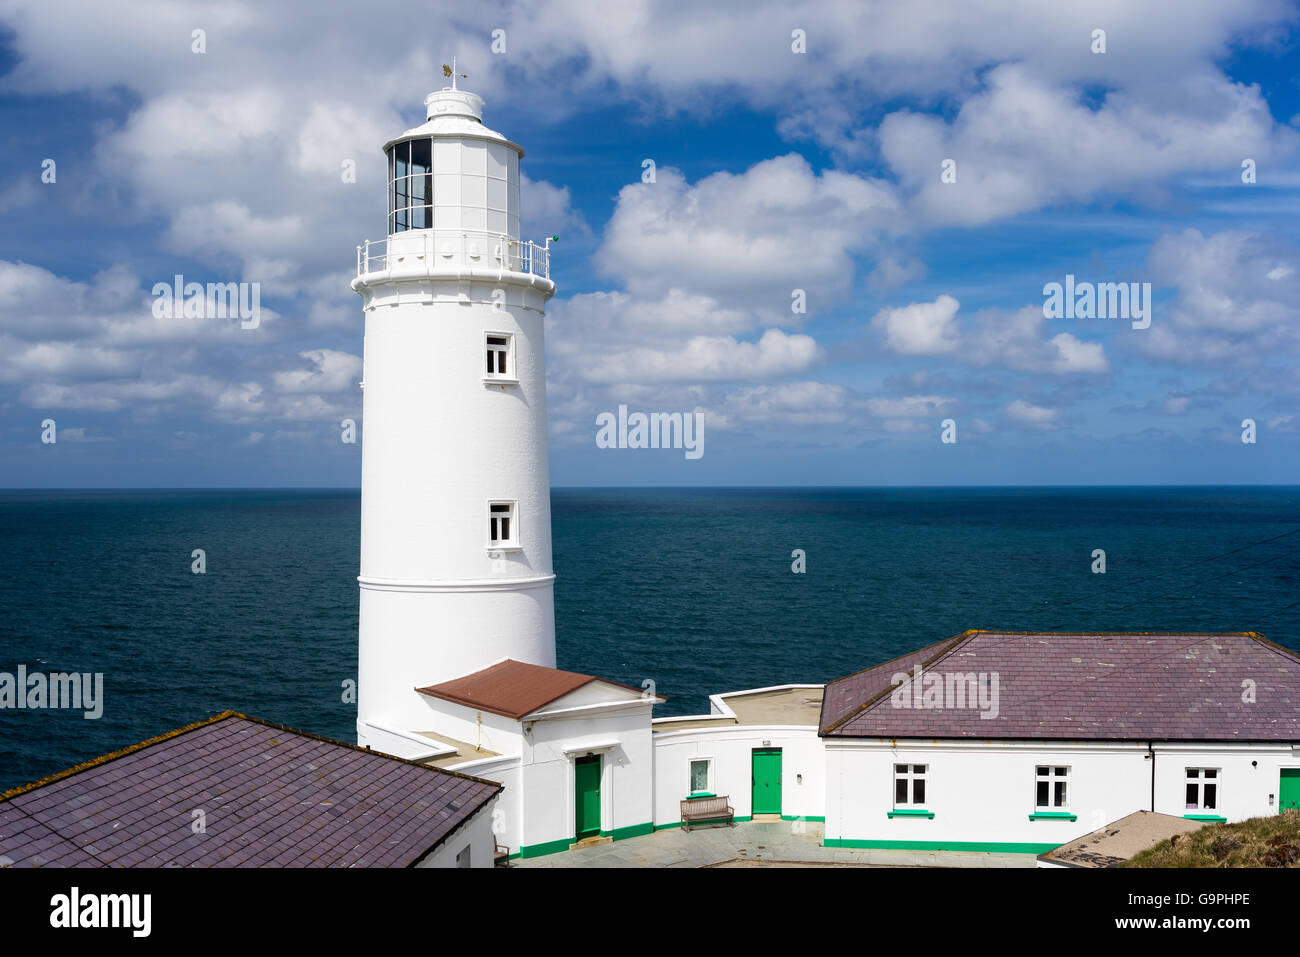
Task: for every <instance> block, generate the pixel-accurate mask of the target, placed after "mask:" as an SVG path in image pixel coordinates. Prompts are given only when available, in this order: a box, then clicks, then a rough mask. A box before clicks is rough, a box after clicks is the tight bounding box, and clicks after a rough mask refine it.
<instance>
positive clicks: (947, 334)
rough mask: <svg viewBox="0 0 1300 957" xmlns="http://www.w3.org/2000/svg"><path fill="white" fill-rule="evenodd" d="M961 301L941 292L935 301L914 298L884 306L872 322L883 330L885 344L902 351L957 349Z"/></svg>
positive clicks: (923, 352)
mask: <svg viewBox="0 0 1300 957" xmlns="http://www.w3.org/2000/svg"><path fill="white" fill-rule="evenodd" d="M958 305H959V304H958V302H957V300H956V299H954V298H953V297H952V296H948V295H942V296H940V297H939V298H938V299H936V300H935V301H934V302H914V303H912V304H911V305H910V306H901V307H899V308H897V309H882V310H881V311H880V312H879V313H877V314H876V317H875V318H874V319H872V320H871V324H872V325H873V326H875V327H876V328H877V329H879V330H880V331H881V332H883V333H884V336H885V344H886V345H887V346H889V348H891V349H893V350H894V351H895V352H897V353H899V354H900V355H905V356H933V355H943V354H946V353H950V352H954V351H956V349H957V326H956V322H955V321H954V320H955V319H956V318H957V307H958Z"/></svg>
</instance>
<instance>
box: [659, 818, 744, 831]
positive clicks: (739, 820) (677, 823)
mask: <svg viewBox="0 0 1300 957" xmlns="http://www.w3.org/2000/svg"><path fill="white" fill-rule="evenodd" d="M725 820H726V818H725V817H717V818H710V819H709V820H707V821H692V822H691V827H694V826H695V825H696V824H712V823H714V822H716V821H725ZM732 820H733V821H735V822H736V823H737V824H744V823H745V822H746V821H752V820H753V817H751V816H749V815H745V816H743V817H741V816H737V817H733V818H732ZM681 826H682V822H681V821H669V822H668V823H667V824H656V825H655V830H656V831H666V830H668V829H669V828H680V827H681Z"/></svg>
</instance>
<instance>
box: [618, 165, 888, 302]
mask: <svg viewBox="0 0 1300 957" xmlns="http://www.w3.org/2000/svg"><path fill="white" fill-rule="evenodd" d="M896 210H897V204H896V203H895V201H894V199H893V197H892V195H891V193H890V190H889V188H888V187H887V186H886V185H884V184H882V183H880V182H878V181H875V180H871V179H867V178H863V177H859V176H854V175H851V174H847V173H842V172H838V171H836V170H825V171H823V172H821V173H818V172H815V171H814V170H813V169H812V167H811V166H810V165H809V164H808V161H807V160H805V159H804V158H803V157H802V156H798V155H796V154H789V155H786V156H778V157H775V158H773V159H769V160H764V161H762V162H760V163H757V164H755V165H754V166H752V167H750V168H749V169H748V170H746V171H745V172H744V173H740V174H733V173H727V172H719V173H713V174H711V175H709V176H706V177H704V178H703V179H701V180H700V181H699V182H697V183H695V184H694V185H692V184H690V183H688V182H687V180H686V179H685V177H684V176H683V175H682V174H681V173H680V172H679V171H677V170H675V169H672V168H665V167H660V168H659V169H658V170H657V172H656V181H655V182H654V183H641V182H637V183H634V184H631V185H628V186H625V187H623V189H622V190H620V191H619V195H618V205H617V207H616V208H615V210H614V214H613V216H612V217H611V218H610V221H609V225H608V226H607V227H606V230H605V234H604V237H603V241H602V243H601V247H600V249H599V251H598V252H597V254H596V257H595V259H596V263H597V264H598V266H599V267H600V269H601V270H602V271H603V272H604V273H605V274H606V275H609V276H612V277H614V278H616V279H619V280H621V281H622V282H623V283H624V285H625V286H626V288H627V289H628V291H630V292H632V293H633V294H636V295H641V296H646V295H654V294H655V293H657V292H658V290H659V289H661V288H662V286H663V285H664V280H665V277H672V279H671V282H672V283H673V284H676V285H680V286H683V287H687V288H690V289H692V290H694V291H698V292H704V293H707V294H710V295H713V296H715V297H719V298H724V299H727V300H730V301H737V300H739V301H741V302H746V303H755V302H760V301H766V302H767V303H769V308H783V309H784V310H785V312H786V314H787V315H789V304H790V300H791V292H792V290H794V289H796V288H799V289H804V290H806V291H808V295H809V297H810V298H812V299H813V301H812V302H811V303H810V306H809V308H810V309H816V308H817V302H816V298H815V297H816V295H817V294H823V295H824V296H829V295H839V294H842V293H843V292H844V291H845V290H846V289H847V288H848V284H849V283H850V281H851V279H852V276H853V272H854V264H853V259H852V256H853V254H854V253H855V252H858V251H861V250H863V249H865V248H867V247H868V246H869V245H870V244H871V243H872V241H873V239H874V238H875V234H874V233H873V227H880V226H881V225H883V224H884V223H886V222H887V221H888V220H889V219H890V218H891V217H892V215H893V214H894V212H895V211H896ZM778 302H780V303H782V305H781V306H777V305H776V304H777V303H778Z"/></svg>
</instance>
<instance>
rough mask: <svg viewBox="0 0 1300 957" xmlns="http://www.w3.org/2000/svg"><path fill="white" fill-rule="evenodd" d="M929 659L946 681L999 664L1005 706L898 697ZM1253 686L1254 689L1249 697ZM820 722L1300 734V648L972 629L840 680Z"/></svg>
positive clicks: (1029, 734)
mask: <svg viewBox="0 0 1300 957" xmlns="http://www.w3.org/2000/svg"><path fill="white" fill-rule="evenodd" d="M918 663H919V664H920V665H921V668H922V672H923V673H924V674H925V675H929V676H936V677H942V678H944V680H945V683H946V682H947V676H949V675H953V676H956V675H965V674H972V673H973V674H975V675H979V674H981V673H982V674H986V675H989V676H990V684H989V686H988V687H989V688H990V690H991V689H992V687H993V686H992V683H991V680H992V679H991V676H992V675H994V674H996V675H997V692H998V693H997V714H996V717H988V718H984V717H981V713H982V711H981V709H980V708H979V707H972V706H970V704H969V702H968V703H967V706H966V707H954V706H953V705H954V704H955V702H954V701H953V700H951V699H949V700H948V701H947V702H945V704H946V705H947V707H943V706H940V707H921V708H917V707H899V706H896V705H895V700H894V698H895V695H894V694H893V690H894V689H893V687H891V686H890V684H889V681H890V679H891V678H892V677H893V675H894V674H897V673H899V672H910V671H911V669H912V668H913V667H914V666H915V665H916V664H918ZM1246 682H1253V685H1248V684H1244V683H1246ZM904 684H905V685H906V687H905V688H902V689H900V692H901V693H900V695H899V697H900V698H902V699H903V700H904V701H908V702H914V701H915V698H914V696H913V694H912V691H913V690H914V686H915V678H914V677H911V676H909V677H908V678H907V679H906V681H905V682H904ZM928 684H929V681H928V680H925V679H923V681H922V684H921V689H922V690H924V689H925V688H926V687H927V685H928ZM967 687H970V686H969V685H968V686H967ZM1249 687H1253V689H1254V700H1253V701H1243V697H1244V696H1245V689H1247V688H1249ZM983 711H984V712H985V713H988V714H990V715H992V713H993V709H991V708H985V709H983ZM818 727H819V733H820V734H821V735H822V736H826V737H879V738H980V739H987V740H995V739H1048V740H1122V741H1149V740H1159V741H1289V742H1300V655H1297V654H1296V653H1295V652H1293V651H1290V650H1288V649H1286V648H1283V647H1281V646H1279V645H1275V644H1273V643H1272V642H1270V641H1267V640H1266V639H1264V638H1263V637H1262V636H1260V635H1257V634H1255V633H1253V632H1246V633H1237V634H1210V633H1201V634H1115V633H1093V634H1061V633H1046V634H1044V633H1032V632H986V631H968V632H963V633H962V634H960V635H956V636H954V637H953V638H951V639H948V640H947V641H944V642H939V643H937V644H934V645H930V646H929V647H928V648H923V649H920V650H918V651H916V652H913V653H912V654H911V655H904V656H903V657H901V658H897V659H895V660H894V661H890V662H886V663H885V664H883V665H877V666H875V667H873V668H869V669H867V670H866V671H861V672H858V673H857V674H853V675H849V676H847V677H845V678H840V679H839V680H837V681H832V682H831V683H829V684H828V685H827V686H826V693H825V697H824V699H823V704H822V714H821V720H820V722H819V724H818Z"/></svg>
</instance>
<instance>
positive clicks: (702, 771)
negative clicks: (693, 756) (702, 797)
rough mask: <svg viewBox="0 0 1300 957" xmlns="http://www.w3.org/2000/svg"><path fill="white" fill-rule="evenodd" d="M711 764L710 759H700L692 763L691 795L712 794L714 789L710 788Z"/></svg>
mask: <svg viewBox="0 0 1300 957" xmlns="http://www.w3.org/2000/svg"><path fill="white" fill-rule="evenodd" d="M711 763H712V762H710V761H709V759H708V758H699V759H697V760H694V761H692V762H691V794H708V793H711V791H712V789H711V788H710V787H709V765H710V764H711Z"/></svg>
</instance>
